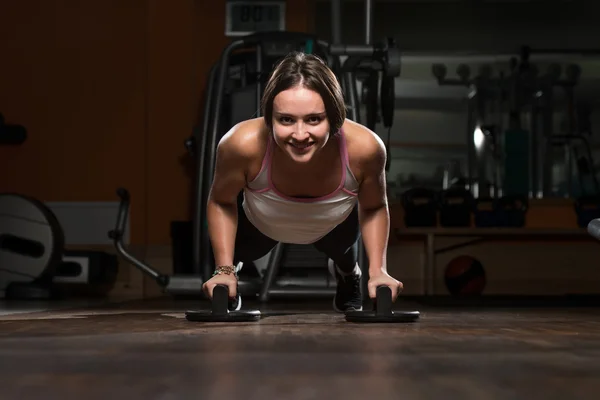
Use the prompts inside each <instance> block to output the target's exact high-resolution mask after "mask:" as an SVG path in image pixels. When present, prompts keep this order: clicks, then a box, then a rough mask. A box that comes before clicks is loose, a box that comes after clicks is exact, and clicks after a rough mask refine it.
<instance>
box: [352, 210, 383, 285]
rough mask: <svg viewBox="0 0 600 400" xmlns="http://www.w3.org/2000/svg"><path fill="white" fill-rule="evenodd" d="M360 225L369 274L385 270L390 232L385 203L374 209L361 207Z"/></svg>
mask: <svg viewBox="0 0 600 400" xmlns="http://www.w3.org/2000/svg"><path fill="white" fill-rule="evenodd" d="M359 216H360V225H361V234H362V241H363V244H364V247H365V252H366V254H367V257H368V258H369V275H371V276H373V275H376V274H378V273H381V272H384V273H385V272H387V244H388V239H389V232H390V215H389V211H388V208H387V206H386V205H382V206H381V207H378V208H374V209H361V210H360V213H359Z"/></svg>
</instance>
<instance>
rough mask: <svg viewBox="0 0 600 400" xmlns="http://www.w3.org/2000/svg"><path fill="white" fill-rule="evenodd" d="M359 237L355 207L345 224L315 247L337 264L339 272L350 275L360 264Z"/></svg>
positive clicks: (315, 244)
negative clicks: (358, 263)
mask: <svg viewBox="0 0 600 400" xmlns="http://www.w3.org/2000/svg"><path fill="white" fill-rule="evenodd" d="M359 237H360V227H359V223H358V209H357V207H355V208H354V210H352V212H351V213H350V215H349V216H348V218H346V220H344V222H342V223H341V224H339V225H338V226H336V227H335V228H334V229H333V230H332V231H331V232H329V233H328V234H327V235H325V236H324V237H323V238H321V239H319V240H318V241H317V242H315V243H314V246H315V248H316V249H317V250H319V251H322V252H323V253H325V255H327V257H329V258H330V259H332V260H333V262H335V264H336V265H337V267H338V270H339V272H341V273H342V274H350V273H352V272H354V268H355V267H356V264H357V262H358V239H359Z"/></svg>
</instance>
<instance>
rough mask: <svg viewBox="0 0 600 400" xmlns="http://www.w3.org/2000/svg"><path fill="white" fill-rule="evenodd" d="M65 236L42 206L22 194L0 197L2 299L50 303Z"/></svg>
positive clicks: (50, 214)
mask: <svg viewBox="0 0 600 400" xmlns="http://www.w3.org/2000/svg"><path fill="white" fill-rule="evenodd" d="M64 242H65V238H64V233H63V231H62V228H61V226H60V224H59V222H58V220H57V219H56V216H55V215H54V214H53V213H52V211H51V210H50V209H49V208H48V207H46V206H45V205H44V204H43V203H42V202H40V201H38V200H36V199H34V198H31V197H28V196H24V195H20V194H13V193H4V194H0V295H1V296H3V297H6V298H10V299H48V298H51V297H53V296H54V293H53V290H52V287H51V282H52V279H53V276H54V275H55V273H56V267H57V265H58V264H59V263H60V262H61V259H62V256H63V254H62V253H63V248H64Z"/></svg>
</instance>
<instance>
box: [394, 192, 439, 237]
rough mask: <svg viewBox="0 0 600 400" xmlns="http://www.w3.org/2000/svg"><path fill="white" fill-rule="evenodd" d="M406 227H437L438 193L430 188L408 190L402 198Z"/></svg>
mask: <svg viewBox="0 0 600 400" xmlns="http://www.w3.org/2000/svg"><path fill="white" fill-rule="evenodd" d="M401 200H402V208H403V209H404V225H405V226H406V227H433V226H436V225H437V210H438V203H437V193H436V192H435V190H432V189H428V188H419V187H416V188H412V189H408V190H407V191H405V192H404V193H402V196H401Z"/></svg>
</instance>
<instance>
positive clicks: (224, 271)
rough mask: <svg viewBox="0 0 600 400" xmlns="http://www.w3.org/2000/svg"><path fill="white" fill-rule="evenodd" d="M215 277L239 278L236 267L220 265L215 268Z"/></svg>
mask: <svg viewBox="0 0 600 400" xmlns="http://www.w3.org/2000/svg"><path fill="white" fill-rule="evenodd" d="M215 275H234V276H235V277H236V278H237V274H236V272H235V265H219V266H217V267H216V268H215V272H213V276H215Z"/></svg>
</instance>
